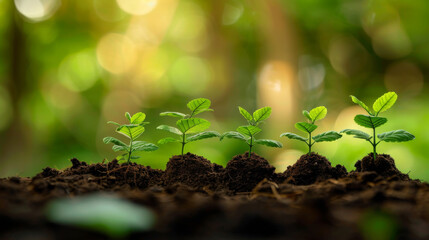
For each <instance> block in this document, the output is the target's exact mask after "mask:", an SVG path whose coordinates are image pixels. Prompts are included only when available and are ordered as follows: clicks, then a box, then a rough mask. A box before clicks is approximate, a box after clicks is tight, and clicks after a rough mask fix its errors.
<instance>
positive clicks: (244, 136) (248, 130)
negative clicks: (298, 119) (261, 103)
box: [220, 107, 283, 158]
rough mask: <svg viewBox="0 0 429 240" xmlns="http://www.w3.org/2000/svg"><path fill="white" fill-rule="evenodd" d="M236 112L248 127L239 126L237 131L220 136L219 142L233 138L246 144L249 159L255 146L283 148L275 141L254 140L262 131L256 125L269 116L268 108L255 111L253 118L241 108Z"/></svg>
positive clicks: (269, 110) (269, 109)
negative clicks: (245, 121) (241, 116)
mask: <svg viewBox="0 0 429 240" xmlns="http://www.w3.org/2000/svg"><path fill="white" fill-rule="evenodd" d="M238 110H239V111H240V113H241V115H243V117H244V118H245V119H246V120H247V123H248V124H249V125H247V126H240V127H238V128H237V131H230V132H226V133H224V134H222V136H221V137H220V140H221V141H222V140H223V139H224V138H234V139H239V140H241V141H243V142H246V143H247V145H249V158H250V155H251V153H252V147H253V146H254V145H255V144H260V145H265V146H268V147H277V148H281V147H283V145H282V144H281V143H280V142H278V141H275V140H270V139H255V135H256V134H258V133H260V132H261V131H262V129H260V128H259V127H258V125H259V124H261V123H262V122H263V121H264V120H266V119H268V118H269V117H270V115H271V108H270V107H263V108H261V109H258V110H256V111H255V112H254V113H253V116H252V115H251V114H250V113H249V112H248V111H246V110H245V109H244V108H242V107H238Z"/></svg>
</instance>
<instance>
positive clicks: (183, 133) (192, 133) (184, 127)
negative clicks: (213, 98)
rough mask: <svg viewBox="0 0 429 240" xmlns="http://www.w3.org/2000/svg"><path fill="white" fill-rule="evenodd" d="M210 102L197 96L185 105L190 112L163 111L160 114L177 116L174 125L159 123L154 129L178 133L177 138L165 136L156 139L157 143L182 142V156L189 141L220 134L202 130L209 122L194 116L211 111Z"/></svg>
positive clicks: (208, 125) (206, 127) (207, 126)
mask: <svg viewBox="0 0 429 240" xmlns="http://www.w3.org/2000/svg"><path fill="white" fill-rule="evenodd" d="M210 105H211V102H210V100H208V99H205V98H197V99H194V100H192V101H190V102H189V103H188V104H187V106H188V108H189V109H190V110H191V113H190V114H184V113H180V112H163V113H161V114H160V116H169V117H178V118H180V119H179V120H178V121H177V122H176V126H177V128H175V127H171V126H167V125H160V126H158V127H157V128H156V129H159V130H164V131H168V132H171V133H174V134H176V135H179V138H173V137H167V138H163V139H161V140H159V141H158V144H165V143H170V142H180V143H181V144H182V156H183V153H184V149H185V145H186V144H187V143H190V142H194V141H198V140H202V139H206V138H212V137H219V136H220V134H219V133H217V132H215V131H204V130H206V129H208V128H209V127H210V122H209V121H207V120H205V119H202V118H195V117H194V116H196V115H197V114H200V113H203V112H209V111H213V109H210Z"/></svg>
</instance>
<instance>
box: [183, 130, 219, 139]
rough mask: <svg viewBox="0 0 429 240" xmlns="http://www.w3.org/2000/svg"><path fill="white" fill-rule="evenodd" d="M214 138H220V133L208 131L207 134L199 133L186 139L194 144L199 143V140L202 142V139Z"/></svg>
mask: <svg viewBox="0 0 429 240" xmlns="http://www.w3.org/2000/svg"><path fill="white" fill-rule="evenodd" d="M213 137H220V134H219V133H218V132H215V131H207V132H201V133H197V134H195V135H193V136H190V137H188V138H187V139H186V141H187V142H193V141H198V140H202V139H206V138H213Z"/></svg>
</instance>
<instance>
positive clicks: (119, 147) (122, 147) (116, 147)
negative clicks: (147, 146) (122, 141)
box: [112, 145, 128, 152]
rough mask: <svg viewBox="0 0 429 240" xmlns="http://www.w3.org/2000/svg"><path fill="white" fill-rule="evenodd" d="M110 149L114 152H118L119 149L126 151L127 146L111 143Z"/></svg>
mask: <svg viewBox="0 0 429 240" xmlns="http://www.w3.org/2000/svg"><path fill="white" fill-rule="evenodd" d="M112 149H113V151H115V152H119V151H127V152H128V146H119V145H113V146H112Z"/></svg>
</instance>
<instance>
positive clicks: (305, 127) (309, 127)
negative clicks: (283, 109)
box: [295, 122, 317, 133]
mask: <svg viewBox="0 0 429 240" xmlns="http://www.w3.org/2000/svg"><path fill="white" fill-rule="evenodd" d="M295 128H296V129H298V130H300V131H303V132H306V133H312V132H313V131H314V130H316V128H317V126H316V125H314V124H311V123H306V122H299V123H297V124H295Z"/></svg>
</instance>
